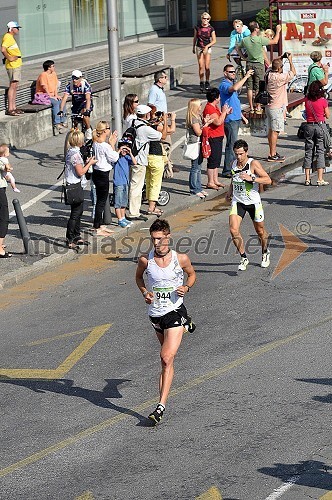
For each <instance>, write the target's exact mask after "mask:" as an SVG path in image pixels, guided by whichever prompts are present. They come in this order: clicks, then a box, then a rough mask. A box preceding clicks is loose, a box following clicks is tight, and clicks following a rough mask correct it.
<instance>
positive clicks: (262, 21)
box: [256, 6, 278, 30]
mask: <svg viewBox="0 0 332 500" xmlns="http://www.w3.org/2000/svg"><path fill="white" fill-rule="evenodd" d="M270 9H271V12H272V29H274V30H275V27H276V24H277V21H278V18H277V7H273V6H272V7H270V8H265V9H261V10H260V11H259V12H258V13H257V15H256V21H257V22H258V24H259V27H260V29H261V30H266V29H268V28H270Z"/></svg>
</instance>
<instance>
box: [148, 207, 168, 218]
mask: <svg viewBox="0 0 332 500" xmlns="http://www.w3.org/2000/svg"><path fill="white" fill-rule="evenodd" d="M163 213H164V211H163V210H159V208H155V209H154V210H148V215H156V216H157V217H160V216H161V215H162V214H163Z"/></svg>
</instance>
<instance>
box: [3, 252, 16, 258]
mask: <svg viewBox="0 0 332 500" xmlns="http://www.w3.org/2000/svg"><path fill="white" fill-rule="evenodd" d="M12 256H13V254H12V253H9V252H5V253H0V259H9V258H10V257H12Z"/></svg>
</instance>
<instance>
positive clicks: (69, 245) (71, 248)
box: [67, 242, 79, 252]
mask: <svg viewBox="0 0 332 500" xmlns="http://www.w3.org/2000/svg"><path fill="white" fill-rule="evenodd" d="M67 248H70V250H76V252H77V251H78V250H79V246H78V245H76V243H74V242H71V243H68V242H67Z"/></svg>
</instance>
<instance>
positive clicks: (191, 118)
mask: <svg viewBox="0 0 332 500" xmlns="http://www.w3.org/2000/svg"><path fill="white" fill-rule="evenodd" d="M201 108H202V103H201V101H200V99H196V98H194V99H190V101H189V102H188V109H187V117H186V129H187V131H186V143H185V147H184V152H183V156H184V158H190V160H191V169H190V173H189V190H190V194H192V195H196V196H198V198H201V199H204V198H205V197H206V196H207V195H208V193H207V192H206V191H203V189H202V177H201V170H202V163H203V155H202V149H201V141H200V138H201V136H202V133H203V127H206V126H207V125H208V124H209V123H210V122H209V121H207V122H206V123H205V124H204V125H203V118H202V114H201ZM196 155H197V156H196Z"/></svg>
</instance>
